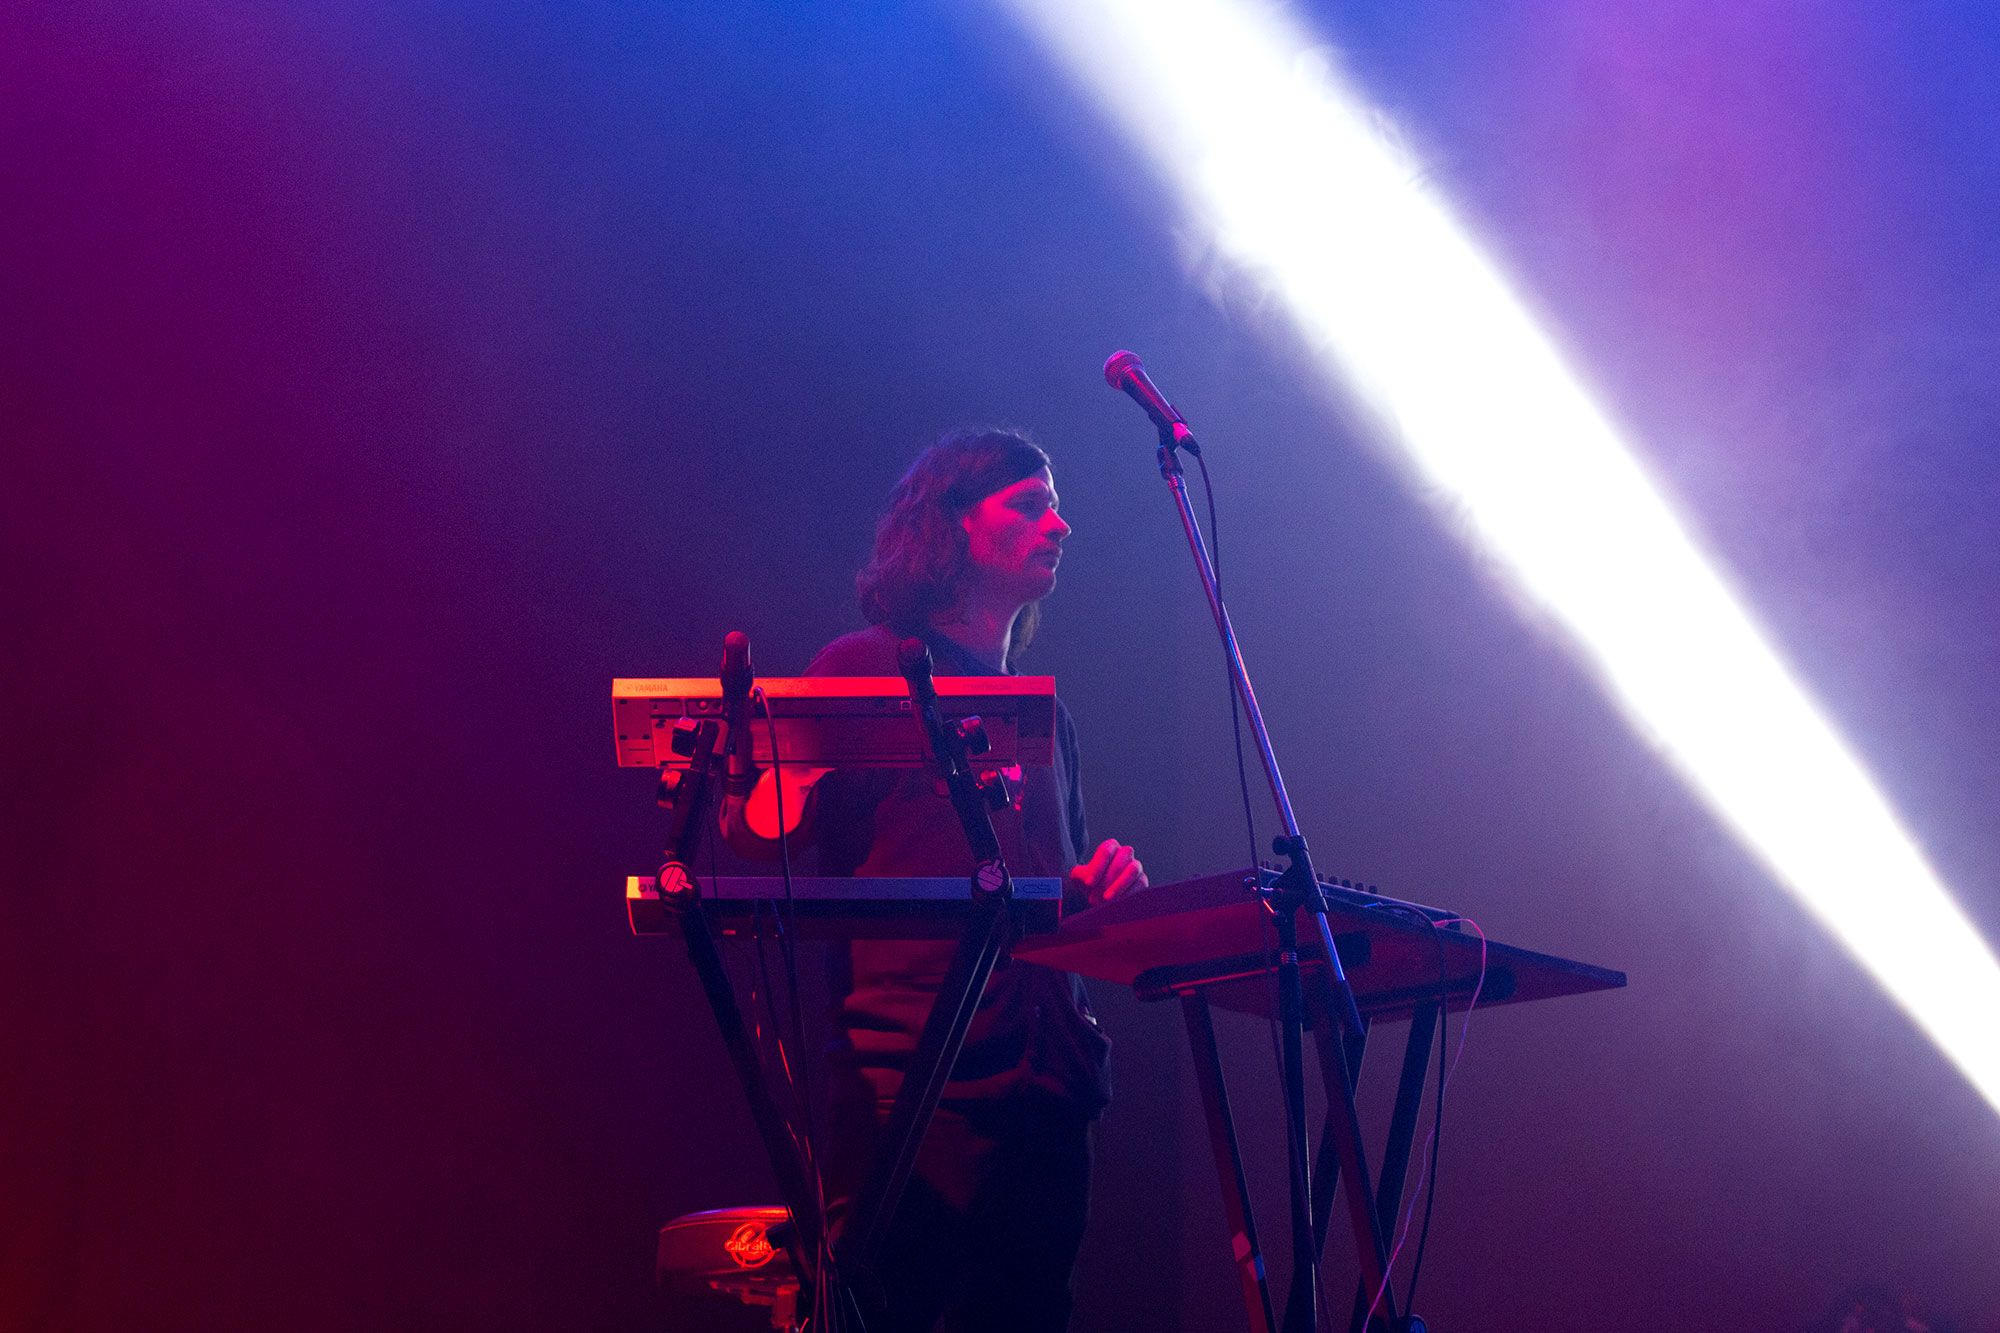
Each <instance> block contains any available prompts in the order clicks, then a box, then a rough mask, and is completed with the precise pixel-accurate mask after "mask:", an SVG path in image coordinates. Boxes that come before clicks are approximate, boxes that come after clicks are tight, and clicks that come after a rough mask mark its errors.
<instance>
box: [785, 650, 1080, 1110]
mask: <svg viewBox="0 0 2000 1333" xmlns="http://www.w3.org/2000/svg"><path fill="white" fill-rule="evenodd" d="M926 642H928V643H929V644H930V647H931V658H932V661H933V663H934V664H935V669H936V672H937V674H938V675H940V676H985V675H993V674H995V671H994V668H993V667H991V666H989V665H987V664H985V663H982V662H981V661H979V659H978V658H976V657H974V656H972V654H970V653H968V652H967V651H966V650H965V649H963V648H961V647H959V646H958V645H957V644H956V643H953V642H952V641H951V640H950V639H947V638H945V637H944V636H943V635H940V634H931V635H928V636H926ZM896 643H897V636H896V635H895V634H894V633H893V632H891V631H890V630H887V629H884V628H882V627H881V626H876V627H874V628H872V629H865V630H861V631H859V632H858V633H854V634H849V635H846V636H844V637H842V638H839V639H836V640H834V641H833V642H832V643H831V644H829V645H827V647H826V648H825V649H824V650H823V651H821V653H820V654H819V656H818V657H816V658H814V659H813V663H812V665H811V666H810V667H808V668H807V671H806V674H808V675H814V676H895V675H898V674H900V673H899V672H898V670H897V666H896ZM1017 807H1018V808H1017ZM810 813H811V823H812V829H813V832H814V837H815V841H816V842H817V843H818V846H819V866H820V872H821V873H822V874H827V875H959V874H969V873H970V871H971V859H972V857H971V852H970V851H969V850H968V848H967V845H966V841H965V833H964V831H963V829H962V828H961V827H960V825H959V822H958V817H957V815H956V814H954V813H953V811H952V807H951V802H950V801H949V800H948V799H947V798H945V797H943V796H941V795H939V794H938V790H937V784H936V780H935V779H934V777H933V776H932V775H931V774H930V773H929V772H928V771H925V770H922V769H912V768H906V769H889V768H876V769H840V770H836V771H835V772H832V773H829V774H827V776H826V777H825V778H823V779H821V781H820V782H819V784H818V786H817V788H816V789H815V791H814V793H813V806H812V810H811V812H810ZM993 830H994V832H995V834H997V835H998V837H999V839H1000V848H1001V851H1002V853H1003V854H1004V855H1005V856H1006V858H1007V868H1008V869H1009V870H1010V871H1012V872H1013V874H1014V875H1015V876H1016V877H1026V876H1056V877H1060V876H1063V875H1066V874H1067V873H1068V872H1069V869H1070V867H1072V866H1074V865H1076V864H1077V862H1078V861H1080V860H1081V859H1082V857H1081V855H1080V853H1081V852H1082V851H1083V850H1084V848H1085V847H1086V846H1087V837H1086V834H1085V828H1084V815H1083V786H1082V780H1081V775H1080V772H1079V768H1078V760H1077V746H1076V728H1075V725H1074V724H1073V723H1072V722H1071V721H1070V716H1069V710H1068V709H1066V708H1064V707H1063V706H1062V702H1061V701H1060V700H1058V701H1057V703H1056V745H1055V762H1054V763H1053V764H1052V765H1049V766H1047V767H1042V766H1034V767H1026V768H1023V769H1022V771H1021V780H1020V782H1019V783H1018V784H1017V794H1016V801H1015V804H1014V806H1009V807H1004V808H1002V809H1000V810H998V811H995V812H994V814H993ZM955 947H956V946H955V944H954V942H952V941H949V940H918V941H908V940H857V941H855V942H854V943H853V944H852V945H851V946H849V949H848V951H847V952H848V959H849V968H848V975H847V976H846V977H844V978H836V982H837V983H843V984H836V987H835V990H836V993H838V994H840V995H841V997H842V998H841V1000H840V1013H839V1023H840V1027H841V1029H842V1030H843V1032H844V1033H845V1034H846V1036H847V1041H848V1044H849V1047H850V1050H848V1051H843V1052H841V1053H840V1055H841V1057H842V1058H841V1060H840V1063H842V1064H844V1065H847V1066H848V1068H850V1069H851V1070H852V1071H853V1072H855V1073H858V1074H859V1075H860V1076H861V1077H863V1078H865V1079H866V1080H867V1082H868V1084H869V1086H870V1088H871V1089H872V1091H873V1093H874V1096H875V1097H876V1098H877V1099H879V1100H884V1101H886V1100H888V1099H890V1098H893V1097H894V1096H895V1094H896V1089H897V1087H898V1086H900V1084H901V1082H902V1077H903V1072H904V1070H905V1068H906V1067H907V1065H908V1062H909V1058H910V1056H911V1054H912V1053H913V1052H914V1051H915V1049H916V1044H917V1038H918V1036H919V1035H920V1034H921V1032H922V1031H923V1025H924V1019H925V1017H926V1016H927V1015H928V1014H929V1013H930V1008H931V1002H932V1000H933V999H935V998H936V996H937V987H938V983H939V982H940V981H942V980H943V978H944V972H945V968H946V967H947V966H948V965H949V964H950V962H951V955H952V951H953V949H954V948H955ZM1109 1050H1110V1042H1109V1041H1108V1040H1107V1039H1106V1038H1105V1036H1104V1034H1103V1033H1102V1032H1101V1031H1100V1030H1099V1029H1098V1026H1097V1020H1096V1018H1095V1017H1094V1016H1093V1015H1092V1014H1091V1012H1090V1002H1089V1000H1088V999H1086V998H1085V996H1084V991H1083V982H1082V981H1081V980H1079V979H1078V978H1076V977H1074V976H1071V975H1070V974H1068V973H1066V972H1055V971H1051V970H1050V969H1048V968H1045V967H1041V966H1038V965H1036V964H1033V963H1024V962H1019V961H1016V960H1014V959H1011V958H1008V957H1005V956H1003V957H1002V958H1001V960H1000V963H999V965H998V966H997V967H995V968H994V970H993V977H992V980H991V981H989V982H988V983H987V986H986V994H985V996H984V997H983V998H982V999H981V1000H980V1003H979V1010H978V1013H977V1014H976V1015H975V1016H974V1018H973V1020H972V1027H971V1030H970V1032H968V1033H967V1035H966V1041H965V1049H964V1050H963V1051H962V1052H961V1053H960V1055H959V1059H958V1063H957V1065H955V1066H954V1067H953V1070H952V1078H951V1082H950V1083H949V1084H947V1085H946V1087H945V1093H944V1096H945V1101H946V1102H947V1103H948V1104H950V1103H960V1102H971V1101H982V1102H983V1101H995V1100H1000V1099H1013V1098H1020V1097H1027V1098H1038V1099H1043V1100H1051V1101H1059V1102H1062V1103H1065V1104H1067V1105H1069V1106H1071V1107H1074V1108H1077V1109H1078V1110H1080V1111H1081V1112H1082V1113H1084V1114H1085V1115H1087V1116H1094V1115H1095V1114H1097V1112H1098V1111H1100V1110H1102V1109H1103V1107H1104V1104H1105V1102H1106V1101H1107V1100H1109V1098H1110V1086H1109V1082H1108V1078H1107V1074H1106V1056H1107V1055H1108V1053H1109Z"/></svg>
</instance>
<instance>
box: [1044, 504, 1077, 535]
mask: <svg viewBox="0 0 2000 1333" xmlns="http://www.w3.org/2000/svg"><path fill="white" fill-rule="evenodd" d="M1044 526H1045V527H1046V528H1047V529H1048V531H1049V532H1050V533H1052V534H1053V535H1054V537H1055V539H1056V540H1057V541H1061V540H1062V539H1063V538H1065V537H1067V536H1069V534H1070V531H1071V528H1070V526H1069V524H1067V523H1065V522H1063V518H1062V515H1061V514H1058V513H1057V512H1056V511H1055V510H1053V509H1051V510H1050V511H1049V522H1048V523H1047V524H1044Z"/></svg>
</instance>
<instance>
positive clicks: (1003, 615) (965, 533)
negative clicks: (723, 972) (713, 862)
mask: <svg viewBox="0 0 2000 1333" xmlns="http://www.w3.org/2000/svg"><path fill="white" fill-rule="evenodd" d="M1058 503H1059V501H1058V497H1057V494H1056V488H1055V478H1054V475H1053V474H1052V472H1051V470H1050V467H1049V459H1048V455H1047V454H1045V453H1043V452H1042V450H1041V449H1040V448H1038V447H1037V446H1036V445H1035V444H1034V443H1032V442H1031V441H1030V440H1028V438H1027V437H1026V436H1024V435H1022V434H1020V433H1019V432H1017V431H1009V430H980V431H961V432H955V433H953V434H949V435H947V436H945V437H944V438H943V439H941V440H939V441H938V442H937V443H936V444H934V445H932V446H931V447H930V448H929V449H927V450H925V451H924V453H923V454H922V455H921V456H920V457H919V458H918V459H917V460H916V462H915V463H914V464H912V465H911V467H910V469H909V471H908V472H906V473H905V474H904V475H903V478H902V480H901V481H900V482H898V483H897V485H896V488H895V490H894V492H893V493H892V495H891V497H890V503H889V508H888V511H887V512H886V513H885V514H884V515H883V518H882V521H881V524H880V526H879V527H878V528H877V529H876V533H875V549H874V554H873V556H872V557H871V559H870V560H869V562H868V564H867V566H866V567H865V568H864V569H863V570H862V571H861V573H860V575H859V576H858V578H857V585H858V587H859V591H860V594H861V606H862V610H863V612H864V613H865V614H866V615H867V617H868V619H869V621H870V627H869V628H867V629H864V630H860V631H857V632H856V633H853V634H849V635H846V636H844V637H842V638H840V639H836V640H835V641H834V642H833V643H831V644H829V645H827V647H826V648H825V649H824V650H823V651H821V653H820V654H819V656H818V657H817V658H815V659H814V660H813V663H812V665H811V667H810V668H808V674H812V675H836V676H893V675H896V674H898V670H897V663H896V645H897V643H898V642H899V641H900V640H901V639H903V638H905V637H908V636H911V635H914V636H916V637H919V638H921V639H923V640H924V641H925V642H926V643H927V644H929V646H930V650H931V654H932V657H933V660H934V661H935V663H936V667H937V671H938V673H939V674H941V675H965V676H984V675H998V674H1002V673H1006V672H1009V671H1011V670H1012V669H1013V664H1014V661H1015V659H1016V658H1017V657H1018V656H1019V654H1020V653H1021V651H1022V650H1023V649H1024V648H1026V647H1027V645H1028V641H1029V640H1030V639H1031V638H1032V637H1033V635H1034V631H1035V627H1036V624H1037V620H1038V616H1039V605H1040V602H1041V600H1042V599H1043V598H1044V597H1046V596H1048V595H1049V593H1050V592H1051V591H1052V590H1053V589H1054V588H1055V583H1056V569H1057V566H1058V565H1059V564H1060V563H1061V561H1062V545H1063V540H1064V539H1065V538H1066V537H1068V536H1069V533H1070V527H1069V524H1068V523H1066V522H1064V521H1063V518H1062V516H1061V514H1060V513H1059V511H1058ZM780 781H782V783H783V786H784V791H783V793H782V795H783V800H782V806H783V809H784V811H785V816H786V819H787V820H788V821H796V824H795V830H794V835H795V836H798V837H801V838H810V839H811V841H812V842H813V843H815V844H816V845H817V847H818V852H819V868H820V872H821V873H822V874H829V875H940V874H943V875H950V874H958V873H962V872H964V871H965V870H966V869H967V867H968V864H969V857H970V853H969V851H968V849H967V846H966V842H965V837H964V835H963V833H962V832H961V830H960V827H959V824H958V820H957V818H956V816H955V815H954V814H953V812H952V809H951V806H950V803H949V801H948V800H946V799H945V797H943V796H942V795H940V793H939V792H938V790H937V788H936V786H935V784H934V782H933V779H932V777H931V775H929V774H927V773H925V772H922V771H919V770H911V769H902V770H897V769H837V770H832V771H829V770H825V769H803V770H796V771H794V770H785V771H783V773H782V775H781V778H778V779H774V778H773V777H772V775H771V774H769V773H766V774H765V775H764V776H763V777H762V778H761V779H760V780H759V782H758V784H757V786H756V788H755V789H754V790H753V791H752V793H751V795H750V797H749V798H748V800H747V802H744V803H741V804H740V805H738V806H735V807H734V808H732V809H731V810H730V812H729V813H728V815H727V816H726V822H727V825H728V827H729V829H730V832H731V840H732V842H734V843H735V844H736V845H737V846H739V847H740V848H743V849H744V850H758V849H768V848H769V847H770V845H771V844H772V842H773V841H774V840H775V839H776V837H777V833H778V813H777V812H778V808H779V806H780V801H779V795H780V793H779V791H778V784H779V782H780ZM1016 792H1017V795H1016V798H1015V800H1014V801H1013V802H1012V803H1011V804H1010V805H1008V806H1006V807H1004V808H1002V809H1000V810H998V811H996V812H995V814H994V816H993V825H994V831H995V832H996V833H997V834H998V836H999V838H1000V845H1001V848H1002V850H1003V851H1004V853H1005V854H1006V858H1007V864H1008V866H1009V868H1010V869H1011V870H1012V871H1013V872H1014V873H1015V874H1016V875H1019V876H1064V877H1066V883H1065V892H1064V897H1065V901H1066V905H1068V906H1074V907H1080V906H1083V905H1084V904H1086V903H1096V902H1104V901H1107V900H1109V899H1111V898H1115V897H1117V896H1119V895H1120V894H1123V893H1129V892H1132V891H1134V890H1136V889H1141V888H1144V887H1145V886H1146V872H1145V868H1144V866H1142V865H1141V864H1140V862H1139V860H1138V859H1137V858H1136V857H1135V856H1134V855H1133V852H1132V849H1131V848H1130V847H1127V846H1125V845H1124V844H1123V843H1120V842H1117V841H1115V840H1109V839H1107V840H1105V841H1103V842H1100V843H1098V844H1097V846H1096V847H1095V848H1094V849H1093V850H1091V851H1090V852H1089V854H1088V855H1087V856H1086V855H1085V854H1084V848H1085V847H1086V846H1088V842H1087V836H1086V833H1085V825H1084V811H1083V790H1082V785H1081V777H1080V773H1079V768H1078V758H1077V743H1076V729H1075V726H1074V724H1073V723H1072V722H1071V720H1070V716H1069V712H1068V710H1067V709H1065V708H1064V707H1063V706H1062V704H1061V702H1060V701H1058V702H1057V704H1056V752H1055V760H1054V763H1053V764H1050V765H1048V766H1045V767H1042V766H1037V767H1033V768H1027V769H1024V770H1023V771H1022V772H1021V775H1020V780H1019V782H1018V783H1017V784H1016ZM952 949H953V945H952V944H951V943H949V942H932V941H922V942H909V941H884V940H857V941H854V942H853V943H852V944H851V945H850V946H849V947H848V949H847V950H846V951H845V955H846V956H845V959H844V960H843V961H844V964H845V968H844V975H841V976H837V977H836V986H835V991H836V993H837V994H838V995H839V997H840V998H839V1012H838V1023H839V1027H840V1030H841V1035H842V1040H841V1042H840V1043H839V1045H838V1048H837V1050H836V1052H835V1057H834V1067H833V1075H834V1084H835V1087H834V1093H833V1112H834V1122H835V1123H834V1135H833V1138H834V1143H833V1145H832V1150H831V1152H830V1154H829V1156H830V1159H831V1160H830V1163H829V1169H828V1176H829V1193H830V1195H831V1196H832V1197H835V1198H847V1197H851V1196H852V1194H853V1191H854V1190H855V1188H856V1187H857V1186H858V1185H859V1183H860V1176H861V1173H862V1172H863V1170H864V1169H865V1165H866V1162H867V1160H868V1153H869V1151H870V1149H871V1147H872V1145H873V1142H874V1138H875V1135H876V1134H877V1133H878V1132H879V1131H880V1128H881V1125H882V1123H883V1121H884V1120H885V1119H886V1117H887V1114H888V1108H889V1105H890V1103H891V1102H892V1101H893V1099H894V1098H895V1095H896V1091H897V1089H898V1088H899V1087H900V1085H901V1081H902V1076H903V1072H904V1070H905V1068H906V1067H907V1065H908V1062H909V1059H910V1056H911V1055H912V1053H913V1052H914V1051H915V1049H916V1045H917V1039H918V1036H919V1034H920V1032H921V1031H922V1028H923V1024H924V1019H925V1017H926V1016H927V1015H928V1013H929V1012H930V1007H931V1002H932V1000H933V999H935V997H936V995H937V989H938V985H939V983H940V982H941V981H942V979H943V976H944V971H945V968H946V965H947V964H948V962H949V960H950V957H951V953H952ZM1109 1048H1110V1043H1109V1042H1108V1040H1107V1039H1106V1038H1105V1037H1104V1035H1103V1034H1102V1032H1100V1031H1099V1029H1098V1025H1097V1020H1096V1018H1095V1016H1093V1015H1092V1013H1091V1011H1090V1004H1089V1001H1088V1000H1087V999H1086V998H1085V996H1084V991H1083V985H1082V982H1081V981H1079V980H1078V979H1077V978H1076V977H1073V976H1070V975H1069V974H1067V973H1060V972H1054V971H1051V970H1049V969H1047V968H1043V967H1039V966H1036V965H1034V964H1032V963H1026V962H1021V961H1017V960H1013V959H1009V958H1005V957H1003V958H1002V960H1001V962H1000V965H999V966H998V967H996V968H995V970H994V973H993V977H992V980H991V981H990V982H989V983H988V985H987V988H986V993H985V995H984V997H983V998H982V999H981V1001H980V1005H979V1009H978V1012H977V1014H976V1016H975V1017H974V1019H973V1022H972V1025H971V1029H970V1031H969V1033H968V1035H967V1038H966V1042H965V1048H964V1050H963V1052H962V1053H961V1054H960V1056H959V1059H958V1063H957V1064H956V1065H955V1066H954V1067H953V1070H952V1075H951V1080H950V1082H949V1083H948V1084H947V1086H946V1088H945V1093H944V1097H943V1100H942V1101H941V1102H940V1104H939V1108H938V1113H937V1116H936V1118H935V1119H934V1120H933V1121H932V1124H931V1127H930V1131H929V1133H928V1134H927V1135H926V1136H925V1139H924V1144H923V1148H922V1150H921V1153H920V1155H919V1158H918V1162H917V1166H916V1170H915V1172H914V1174H913V1176H912V1178H911V1181H910V1184H909V1187H908V1188H907V1190H906V1191H905V1193H904V1196H903V1200H902V1205H901V1207H900V1208H899V1209H898V1211H897V1214H896V1220H895V1223H894V1225H893V1227H892V1228H891V1232H890V1237H889V1240H888V1244H887V1246H886V1253H885V1256H884V1259H883V1262H882V1264H881V1271H880V1273H879V1274H878V1275H877V1276H878V1277H879V1278H880V1279H881V1282H882V1286H883V1289H884V1295H885V1298H886V1305H887V1319H886V1323H882V1322H875V1323H871V1325H870V1329H871V1333H883V1330H885V1329H886V1330H887V1333H926V1331H927V1330H929V1329H931V1328H932V1327H933V1326H934V1325H936V1324H937V1322H938V1320H939V1319H940V1318H942V1319H943V1320H944V1321H945V1326H946V1327H948V1328H950V1329H952V1330H954V1331H955V1333H975V1331H983V1330H994V1331H995V1333H998V1331H999V1330H1008V1333H1023V1331H1025V1330H1034V1331H1036V1333H1040V1331H1041V1330H1061V1329H1063V1328H1066V1327H1067V1326H1068V1322H1069V1312H1070V1304H1071V1301H1070V1270H1071V1268H1072V1267H1073V1265H1074V1263H1075V1259H1076V1251H1077V1246H1078V1244H1079V1243H1080V1241H1081V1240H1082V1237H1083V1224H1084V1216H1085V1212H1086V1207H1087V1202H1088V1191H1089V1175H1090V1125H1091V1122H1092V1121H1093V1120H1095V1119H1096V1117H1097V1114H1098V1113H1099V1112H1100V1111H1101V1110H1102V1109H1103V1107H1104V1104H1105V1102H1106V1100H1107V1099H1108V1097H1109V1095H1110V1089H1109V1084H1108V1081H1107V1078H1106V1066H1105V1061H1106V1055H1107V1053H1108V1051H1109Z"/></svg>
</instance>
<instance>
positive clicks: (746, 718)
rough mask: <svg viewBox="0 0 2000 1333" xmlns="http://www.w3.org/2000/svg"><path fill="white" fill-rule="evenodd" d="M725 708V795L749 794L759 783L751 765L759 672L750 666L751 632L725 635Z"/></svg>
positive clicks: (722, 674)
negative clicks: (752, 705)
mask: <svg viewBox="0 0 2000 1333" xmlns="http://www.w3.org/2000/svg"><path fill="white" fill-rule="evenodd" d="M721 680H722V710H723V716H724V719H725V720H726V721H727V722H728V724H729V740H728V747H729V769H728V773H727V774H726V775H725V777H724V778H723V782H722V791H723V794H724V795H726V796H738V797H743V796H748V795H749V794H750V789H751V788H752V787H755V786H756V785H757V774H756V771H755V770H754V769H753V768H752V767H751V765H750V753H751V749H752V747H751V744H750V730H749V728H750V687H751V686H752V685H754V684H756V683H757V673H756V672H754V671H752V670H751V669H750V636H749V635H747V634H745V633H744V632H743V631H742V630H737V629H733V630H731V631H729V633H728V634H726V635H724V636H723V638H722V673H721Z"/></svg>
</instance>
